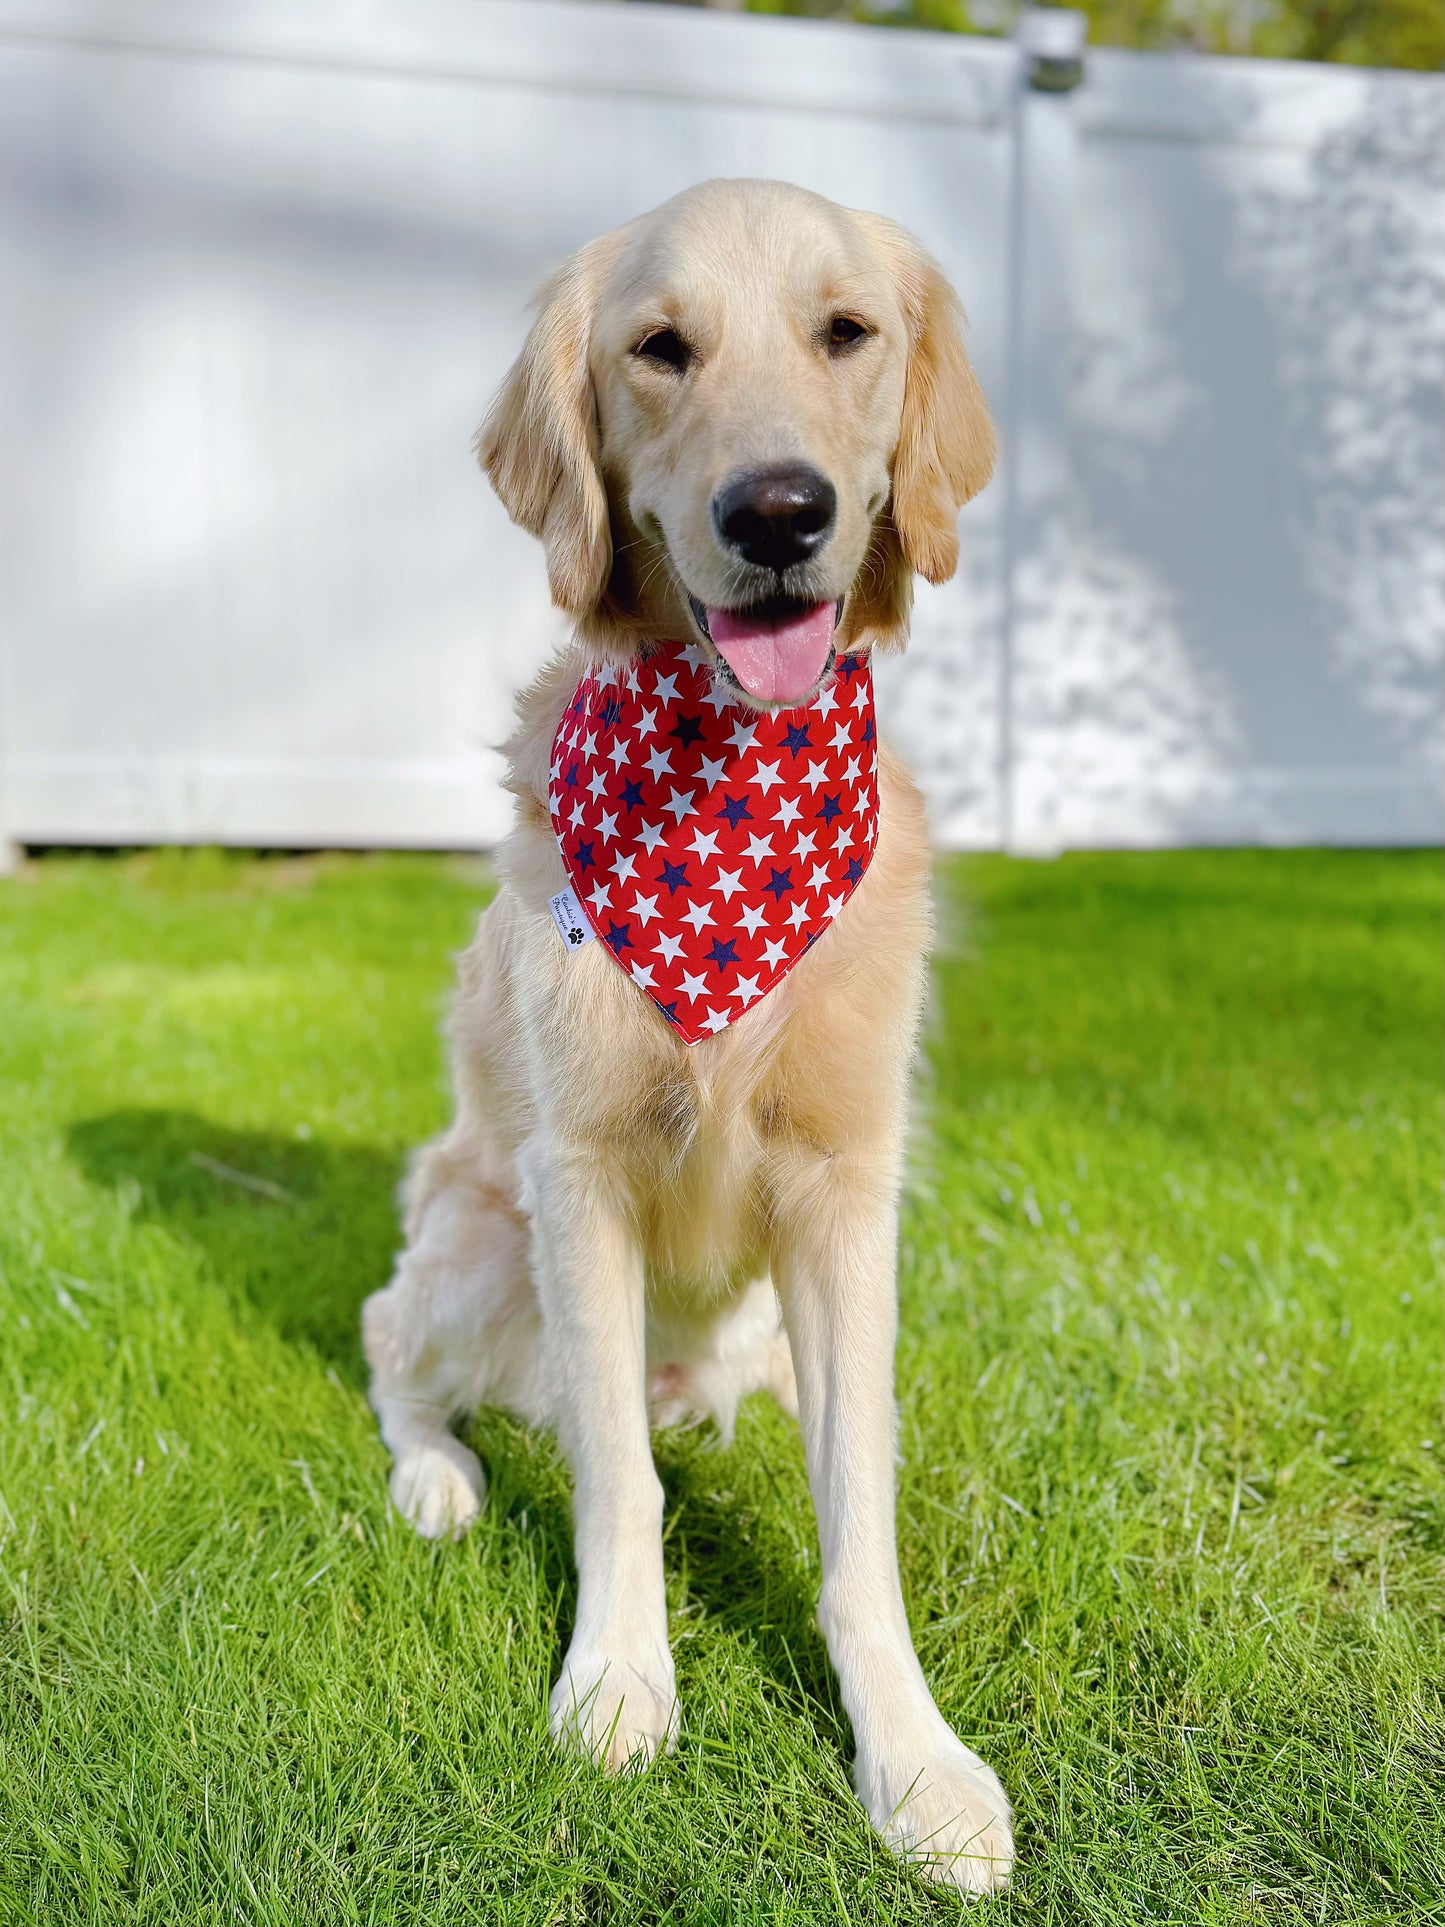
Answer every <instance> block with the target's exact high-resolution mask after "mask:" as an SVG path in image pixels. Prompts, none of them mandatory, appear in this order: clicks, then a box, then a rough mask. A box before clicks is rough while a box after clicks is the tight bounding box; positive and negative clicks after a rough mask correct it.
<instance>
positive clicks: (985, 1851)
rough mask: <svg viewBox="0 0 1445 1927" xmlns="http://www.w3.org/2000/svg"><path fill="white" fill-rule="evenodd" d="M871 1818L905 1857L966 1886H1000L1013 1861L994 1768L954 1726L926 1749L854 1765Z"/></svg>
mask: <svg viewBox="0 0 1445 1927" xmlns="http://www.w3.org/2000/svg"><path fill="white" fill-rule="evenodd" d="M854 1783H855V1785H856V1786H857V1788H858V1797H859V1798H860V1799H861V1800H862V1802H863V1804H864V1806H865V1807H866V1808H867V1810H868V1818H869V1819H870V1820H871V1821H872V1822H873V1825H874V1826H875V1828H876V1829H877V1830H878V1832H879V1833H880V1834H881V1835H882V1836H883V1838H884V1840H885V1841H886V1842H887V1844H888V1845H889V1846H890V1847H891V1848H892V1849H893V1851H894V1852H895V1853H896V1854H898V1855H899V1856H900V1858H902V1859H904V1860H907V1861H910V1862H911V1863H912V1864H913V1865H914V1866H916V1867H917V1868H918V1869H919V1871H920V1872H921V1873H922V1874H923V1875H924V1877H925V1879H928V1880H933V1881H936V1882H938V1883H939V1884H940V1885H943V1886H954V1887H957V1888H958V1890H959V1891H960V1892H961V1893H965V1894H991V1893H997V1892H998V1891H999V1889H1000V1888H1003V1887H1006V1886H1007V1885H1008V1877H1009V1870H1010V1868H1011V1867H1012V1866H1013V1857H1014V1845H1013V1826H1012V1820H1013V1816H1012V1814H1011V1813H1010V1811H1009V1803H1008V1797H1007V1795H1006V1794H1005V1793H1004V1790H1003V1787H1002V1786H1001V1785H1000V1784H999V1778H998V1775H997V1774H996V1773H995V1772H994V1771H993V1769H992V1768H991V1767H989V1766H987V1765H985V1763H984V1762H983V1761H982V1760H981V1759H980V1758H979V1757H978V1755H977V1754H976V1753H973V1752H970V1750H969V1749H968V1747H966V1746H965V1745H964V1744H963V1742H962V1741H961V1740H958V1739H955V1738H954V1736H953V1734H952V1733H945V1735H944V1737H943V1738H942V1739H941V1740H936V1741H934V1742H932V1743H931V1744H930V1745H929V1746H928V1747H927V1748H926V1749H925V1750H924V1757H923V1758H922V1759H920V1760H915V1761H912V1762H907V1761H900V1763H899V1764H896V1765H893V1766H891V1767H884V1766H880V1765H876V1764H875V1765H873V1766H868V1765H865V1763H864V1761H863V1760H862V1758H861V1757H860V1759H859V1761H858V1763H857V1765H856V1766H855V1768H854Z"/></svg>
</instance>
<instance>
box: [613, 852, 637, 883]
mask: <svg viewBox="0 0 1445 1927" xmlns="http://www.w3.org/2000/svg"><path fill="white" fill-rule="evenodd" d="M612 874H613V876H615V877H616V879H617V881H618V882H619V883H626V881H627V879H628V878H629V877H635V876H636V875H637V858H636V857H635V856H633V855H632V854H631V853H630V851H627V850H624V851H623V852H622V854H621V856H619V857H618V859H617V861H616V862H615V863H614V864H613V866H612Z"/></svg>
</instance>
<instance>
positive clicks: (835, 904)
mask: <svg viewBox="0 0 1445 1927" xmlns="http://www.w3.org/2000/svg"><path fill="white" fill-rule="evenodd" d="M846 902H847V898H846V897H829V899H828V901H827V902H826V903H825V904H824V905H823V915H824V916H825V917H826V918H827V919H828V921H829V923H831V922H832V921H833V919H834V917H836V916H837V914H838V912H839V911H840V910H841V909H842V908H843V905H844V904H845V903H846Z"/></svg>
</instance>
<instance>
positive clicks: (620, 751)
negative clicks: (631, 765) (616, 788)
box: [607, 736, 627, 769]
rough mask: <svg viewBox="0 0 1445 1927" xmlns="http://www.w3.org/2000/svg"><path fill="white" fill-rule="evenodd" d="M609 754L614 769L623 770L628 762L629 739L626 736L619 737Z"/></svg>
mask: <svg viewBox="0 0 1445 1927" xmlns="http://www.w3.org/2000/svg"><path fill="white" fill-rule="evenodd" d="M607 754H608V755H609V756H610V757H611V758H612V764H613V768H614V769H621V767H622V765H623V764H624V763H625V762H626V761H627V738H626V737H625V736H619V737H618V738H617V740H616V742H615V743H614V744H613V745H612V747H611V749H609V750H608V752H607Z"/></svg>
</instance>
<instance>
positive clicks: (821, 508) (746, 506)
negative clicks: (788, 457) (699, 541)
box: [712, 468, 838, 575]
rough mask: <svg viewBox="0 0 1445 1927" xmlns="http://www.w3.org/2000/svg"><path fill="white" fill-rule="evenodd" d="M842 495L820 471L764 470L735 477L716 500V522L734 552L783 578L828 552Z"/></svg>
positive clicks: (714, 509)
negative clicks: (798, 564)
mask: <svg viewBox="0 0 1445 1927" xmlns="http://www.w3.org/2000/svg"><path fill="white" fill-rule="evenodd" d="M837 512H838V491H837V490H836V489H835V488H834V486H833V484H832V483H831V482H830V481H828V479H827V478H826V477H825V476H822V475H820V474H819V473H818V471H817V470H816V469H815V468H760V469H753V470H751V471H749V473H747V474H746V475H735V476H734V477H733V479H732V480H731V481H730V482H728V483H727V484H726V486H725V487H723V488H720V489H719V490H718V492H717V494H716V495H715V496H714V497H713V504H712V519H713V521H714V522H715V523H716V524H717V532H718V534H719V535H720V536H721V537H722V539H723V541H724V542H726V543H727V544H728V546H729V547H730V548H734V549H736V550H737V551H738V553H739V555H741V556H742V557H743V559H744V560H745V561H747V562H754V563H756V564H757V565H758V567H759V568H763V569H772V570H774V571H775V572H776V573H777V574H779V575H781V574H782V572H783V570H784V569H787V568H790V567H791V566H792V565H793V563H795V562H806V561H807V559H808V557H809V556H810V555H813V554H814V553H815V552H816V551H817V550H818V549H820V548H822V546H823V544H824V543H825V542H826V541H827V539H828V536H829V534H830V533H831V532H832V528H833V518H834V516H835V515H836V514H837Z"/></svg>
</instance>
